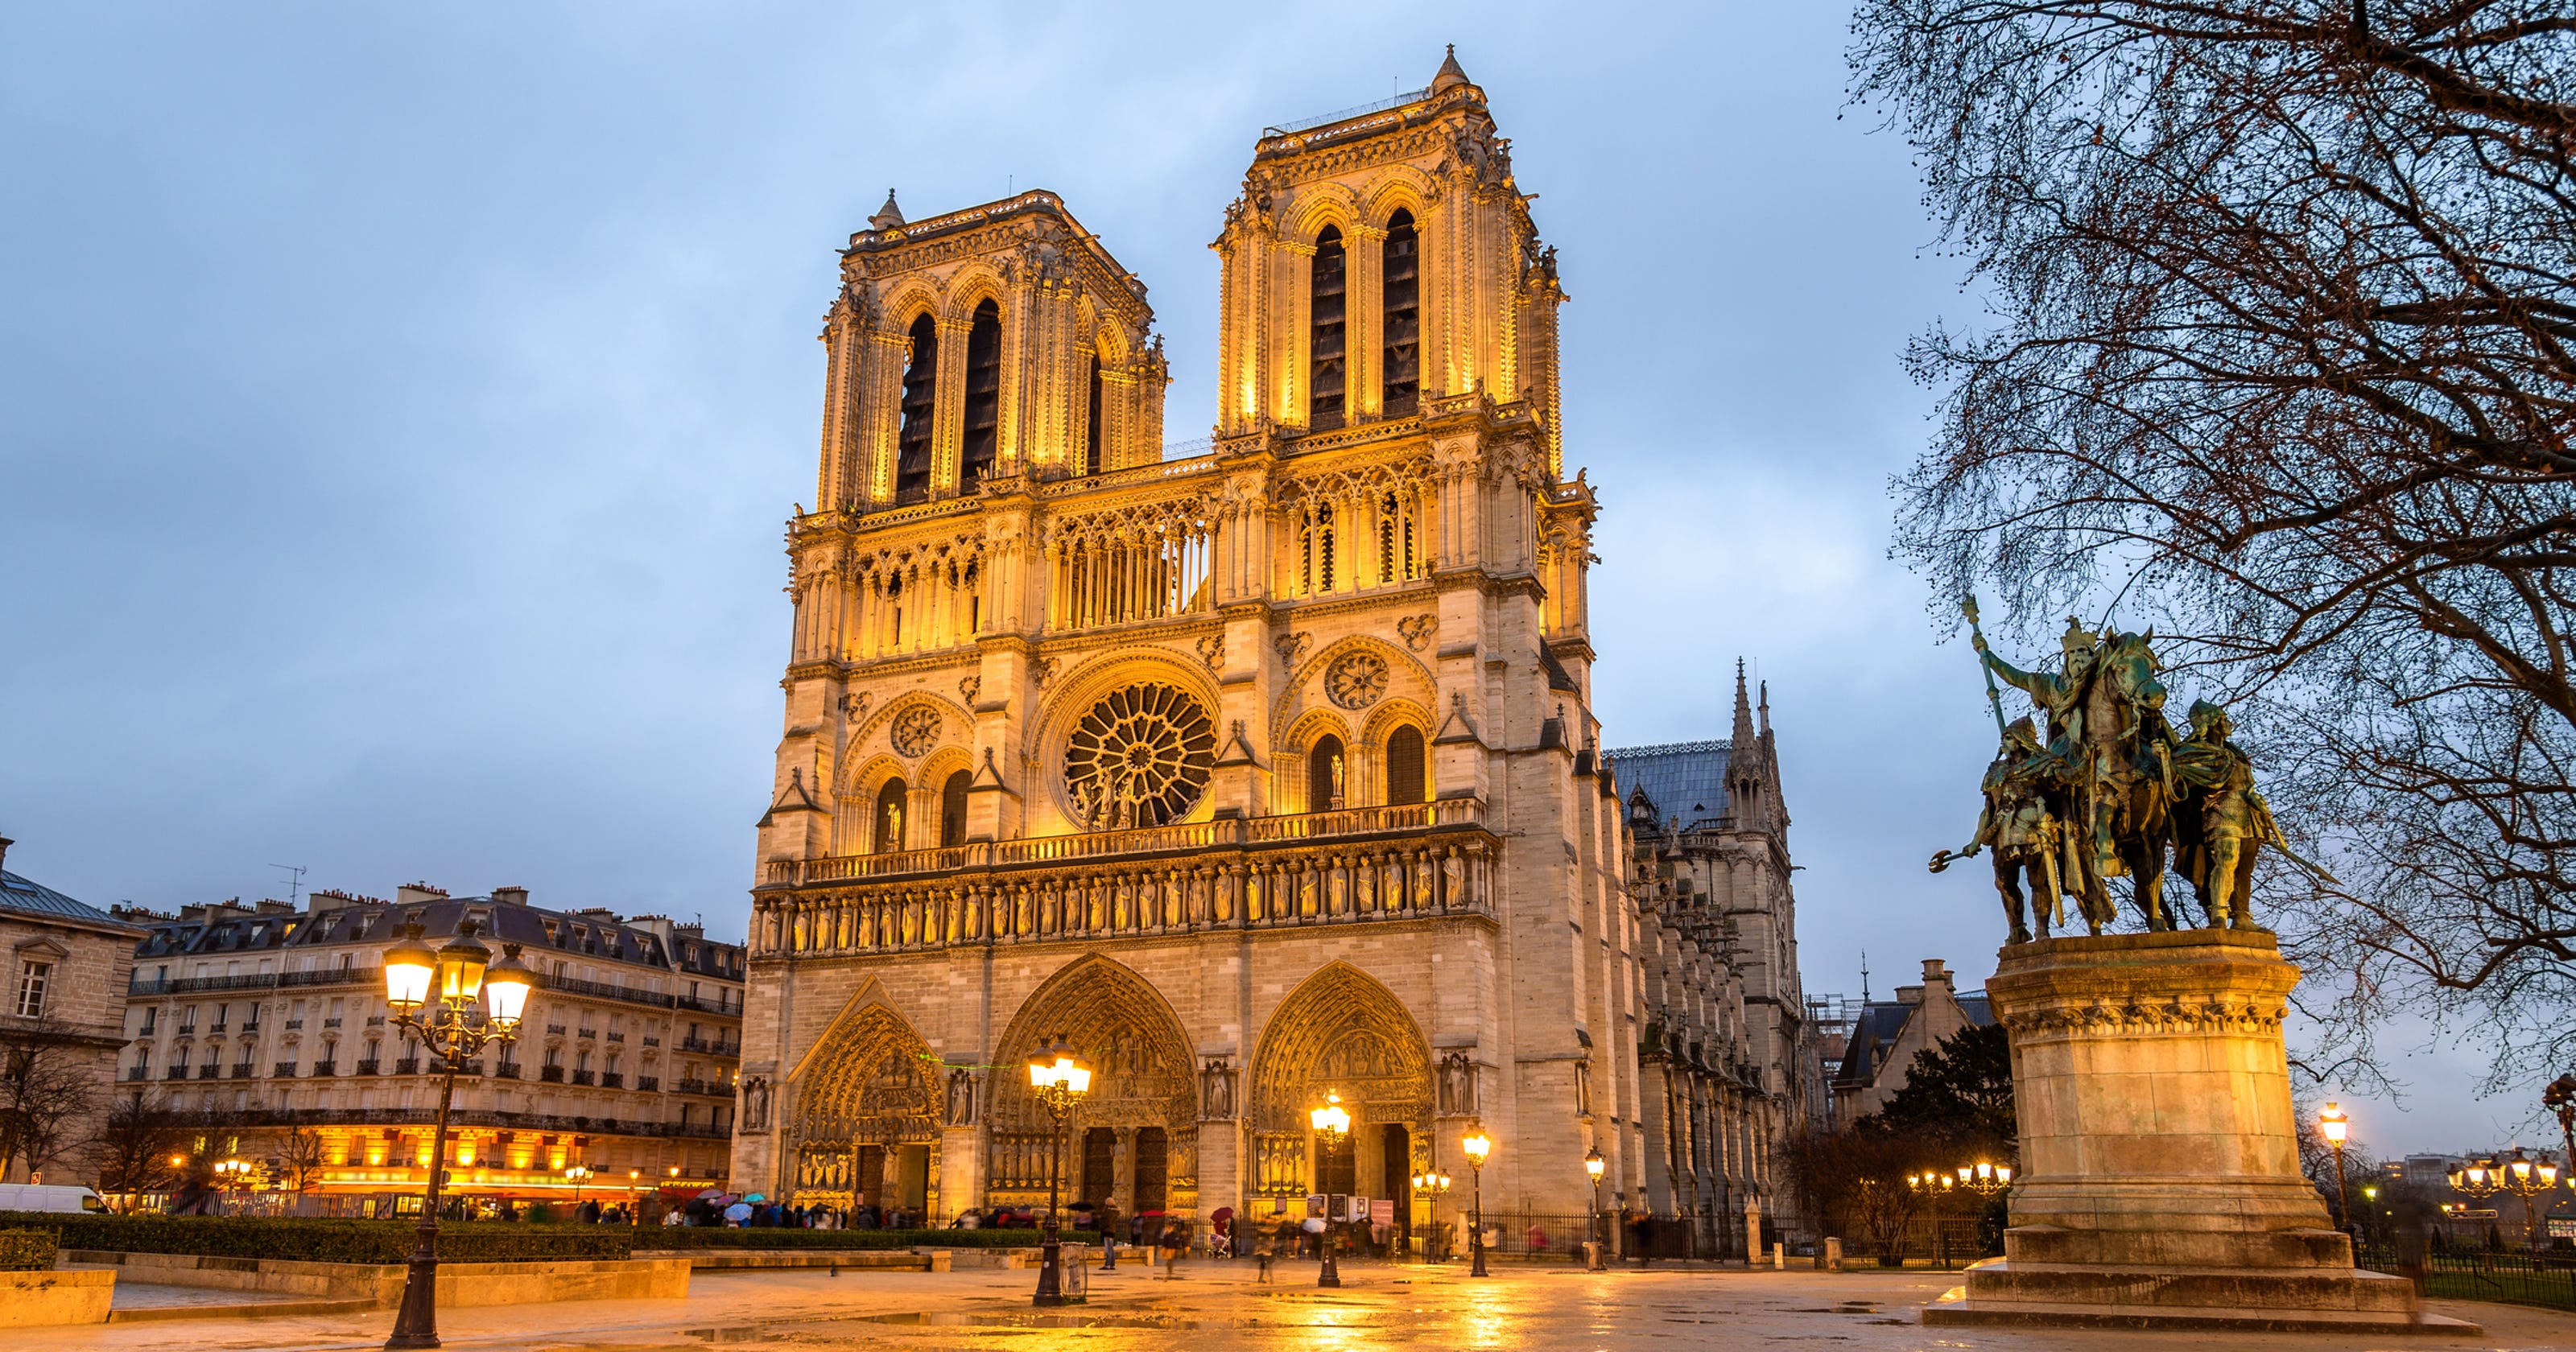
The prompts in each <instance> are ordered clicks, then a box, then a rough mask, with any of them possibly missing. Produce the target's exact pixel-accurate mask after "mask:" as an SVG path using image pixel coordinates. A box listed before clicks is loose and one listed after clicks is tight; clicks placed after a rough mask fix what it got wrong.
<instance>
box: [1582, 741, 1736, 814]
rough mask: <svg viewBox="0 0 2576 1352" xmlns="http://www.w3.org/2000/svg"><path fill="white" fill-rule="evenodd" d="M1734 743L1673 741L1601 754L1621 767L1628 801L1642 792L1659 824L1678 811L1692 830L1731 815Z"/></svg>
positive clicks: (1621, 781) (1622, 781) (1621, 778)
mask: <svg viewBox="0 0 2576 1352" xmlns="http://www.w3.org/2000/svg"><path fill="white" fill-rule="evenodd" d="M1731 747H1732V744H1731V743H1727V742H1668V743H1665V744H1664V745H1662V746H1632V747H1629V748H1627V749H1626V750H1608V751H1604V752H1602V753H1601V754H1602V755H1604V756H1606V757H1608V758H1609V761H1610V764H1611V767H1612V768H1613V769H1615V770H1617V771H1618V773H1619V783H1620V784H1621V785H1622V786H1624V787H1625V789H1626V792H1627V795H1628V801H1629V802H1631V803H1634V802H1635V801H1636V796H1637V795H1638V794H1641V793H1642V794H1644V795H1645V796H1646V801H1647V802H1648V803H1650V804H1651V805H1652V806H1653V808H1654V819H1655V824H1656V825H1657V826H1658V827H1661V826H1662V825H1663V824H1664V823H1666V822H1668V821H1671V820H1672V819H1673V818H1675V817H1679V818H1681V822H1682V829H1683V830H1685V831H1687V830H1690V829H1692V828H1694V827H1697V826H1700V825H1701V824H1703V823H1713V822H1715V821H1716V820H1717V819H1719V818H1721V817H1724V816H1726V815H1728V814H1727V798H1726V764H1727V759H1728V757H1729V755H1730V754H1731Z"/></svg>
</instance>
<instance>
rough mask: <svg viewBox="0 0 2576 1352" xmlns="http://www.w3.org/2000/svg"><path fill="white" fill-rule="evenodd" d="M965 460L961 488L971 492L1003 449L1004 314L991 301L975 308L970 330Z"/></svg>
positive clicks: (960, 474) (960, 473)
mask: <svg viewBox="0 0 2576 1352" xmlns="http://www.w3.org/2000/svg"><path fill="white" fill-rule="evenodd" d="M964 447H965V458H964V460H963V461H962V463H961V464H960V465H959V467H958V471H957V486H958V488H959V489H961V490H969V491H971V490H972V489H973V488H974V487H975V481H976V480H977V479H979V478H981V477H983V476H984V475H986V474H988V473H991V472H992V469H993V461H994V460H995V459H996V458H997V457H998V456H999V455H1000V454H1001V447H1002V310H1001V307H1000V306H997V305H995V304H994V303H993V302H991V301H989V300H988V301H985V302H984V303H983V304H981V305H978V306H976V307H975V322H974V324H973V325H972V326H971V327H969V328H968V329H967V330H966V440H965V442H964Z"/></svg>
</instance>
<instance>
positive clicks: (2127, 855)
mask: <svg viewBox="0 0 2576 1352" xmlns="http://www.w3.org/2000/svg"><path fill="white" fill-rule="evenodd" d="M1962 609H1963V610H1964V612H1965V613H1966V615H1967V618H1968V625H1969V633H1970V635H1971V641H1972V642H1973V644H1974V645H1975V647H1976V651H1977V657H1978V661H1979V662H1980V664H1981V665H1982V666H1983V667H1984V668H1985V671H1986V697H1987V700H1988V701H1989V703H1990V704H1992V706H1993V708H1994V715H1995V723H1996V726H1997V727H1998V728H1999V729H2000V730H2001V731H2002V733H2003V742H2002V746H2001V748H2000V749H1999V750H1998V751H1997V752H1996V756H1995V760H1994V762H1993V764H1991V765H1989V766H1988V767H1987V768H1986V775H1985V781H1984V784H1983V785H1982V788H1983V791H1984V794H1985V800H1986V802H1985V810H1984V811H1983V812H1982V813H1980V814H1979V816H1978V818H1977V830H1976V834H1975V836H1974V837H1973V838H1971V839H1970V840H1969V842H1968V843H1967V844H1966V845H1965V846H1963V847H1961V848H1960V849H1958V850H1956V851H1951V850H1943V851H1941V852H1940V853H1938V854H1936V855H1934V856H1932V871H1933V872H1935V873H1939V872H1941V871H1942V870H1943V869H1946V868H1948V867H1949V865H1950V863H1951V861H1952V860H1954V859H1964V858H1969V857H1972V856H1974V855H1976V854H1977V853H1979V852H1980V851H1981V850H1988V849H1991V850H1993V851H1994V865H1995V890H1996V891H1997V892H1998V893H2000V894H2001V895H2002V897H2003V903H2004V915H2005V917H2006V919H2007V920H2008V921H2009V922H2010V924H2011V938H2010V942H2012V943H2016V944H2018V943H2026V942H2028V941H2029V940H2030V939H2031V937H2032V934H2031V928H2030V925H2029V923H2028V922H2026V921H2025V920H2024V918H2023V917H2024V898H2023V890H2022V883H2023V881H2024V880H2025V879H2026V880H2027V881H2028V883H2029V888H2030V898H2029V901H2030V913H2031V919H2032V920H2035V921H2036V922H2037V927H2038V937H2040V938H2043V939H2044V938H2047V937H2048V935H2049V929H2050V924H2051V920H2052V917H2053V918H2054V920H2055V923H2056V924H2057V925H2059V926H2063V925H2064V924H2065V914H2064V906H2063V901H2062V898H2063V897H2065V896H2066V895H2068V894H2071V895H2072V896H2073V897H2074V899H2075V903H2076V906H2077V909H2078V911H2079V912H2080V913H2081V915H2082V916H2083V919H2084V923H2085V926H2086V928H2087V929H2088V930H2089V931H2090V932H2092V933H2094V934H2100V933H2102V932H2103V930H2104V928H2105V927H2107V926H2109V925H2111V924H2112V923H2114V922H2115V921H2116V920H2117V918H2118V911H2117V908H2116V907H2115V905H2114V904H2113V902H2112V900H2111V890H2110V880H2111V879H2113V878H2122V877H2125V878H2127V879H2129V895H2130V900H2131V901H2132V902H2133V903H2134V904H2135V905H2136V907H2137V909H2138V913H2139V915H2140V916H2141V917H2142V918H2143V919H2144V921H2145V922H2146V927H2147V928H2148V929H2150V930H2170V929H2174V928H2177V922H2176V920H2175V918H2174V916H2173V914H2172V912H2171V911H2170V910H2169V909H2168V908H2167V907H2166V905H2165V903H2164V879H2165V872H2166V852H2167V851H2168V850H2171V851H2173V864H2174V867H2176V868H2178V869H2179V870H2180V871H2181V873H2182V875H2183V876H2184V877H2185V878H2186V879H2188V880H2189V881H2190V882H2191V885H2192V890H2193V892H2194V894H2195V895H2196V896H2197V898H2198V900H2199V902H2200V907H2201V911H2202V914H2203V915H2205V916H2206V917H2207V918H2208V922H2209V924H2210V925H2211V926H2212V927H2226V926H2232V927H2235V928H2238V929H2260V928H2262V927H2261V926H2260V925H2257V924H2256V923H2255V922H2254V918H2253V911H2252V907H2251V905H2250V904H2249V894H2250V887H2249V883H2250V880H2251V879H2252V877H2253V870H2254V860H2255V856H2256V855H2257V853H2258V852H2259V851H2260V850H2261V848H2262V847H2264V846H2266V845H2269V846H2271V847H2272V848H2274V849H2276V850H2280V851H2281V852H2282V854H2283V856H2284V857H2285V858H2288V859H2289V860H2290V861H2291V862H2292V863H2295V864H2297V865H2298V866H2299V867H2301V868H2303V869H2306V870H2308V871H2309V872H2311V873H2313V874H2315V875H2316V876H2318V877H2319V878H2322V879H2324V880H2325V881H2327V882H2329V883H2331V882H2332V881H2333V878H2332V876H2331V875H2329V874H2327V873H2326V872H2325V870H2323V869H2321V868H2319V867H2317V866H2316V865H2314V864H2312V863H2310V862H2308V861H2307V860H2305V859H2301V858H2300V857H2299V856H2298V855H2296V854H2293V853H2291V852H2290V851H2289V849H2288V847H2287V843H2286V842H2285V841H2284V840H2283V839H2282V836H2281V831H2280V827H2279V826H2278V825H2277V824H2276V823H2275V822H2274V821H2273V820H2272V812H2271V809H2270V807H2269V806H2267V805H2266V804H2265V803H2264V801H2263V795H2262V794H2261V793H2259V792H2256V791H2255V788H2254V771H2253V762H2252V760H2251V759H2250V758H2249V757H2247V756H2246V754H2245V753H2244V752H2243V751H2242V750H2240V749H2238V748H2237V746H2236V744H2235V743H2234V742H2232V741H2230V740H2229V738H2230V736H2231V735H2232V734H2233V732H2234V725H2233V724H2232V722H2231V721H2230V720H2229V719H2228V716H2227V711H2226V710H2224V709H2222V708H2220V707H2219V706H2217V705H2215V704H2211V703H2209V702H2208V701H2206V700H2203V701H2200V702H2198V703H2195V704H2194V705H2193V706H2192V710H2191V720H2192V727H2191V734H2190V735H2189V736H2188V737H2185V736H2179V735H2177V734H2176V733H2175V731H2174V729H2173V726H2172V725H2171V724H2170V723H2168V722H2167V721H2166V720H2165V716H2164V705H2165V696H2166V690H2165V686H2164V683H2163V681H2162V680H2160V679H2159V674H2160V672H2161V671H2162V669H2163V668H2162V664H2161V663H2160V662H2158V661H2157V659H2156V654H2155V648H2154V640H2155V631H2154V630H2152V629H2150V630H2148V631H2147V632H2146V633H2144V634H2133V633H2124V632H2121V631H2120V630H2117V629H2114V628H2109V627H2105V628H2104V629H2102V630H2101V631H2100V632H2098V633H2097V632H2095V631H2093V630H2090V629H2087V628H2085V627H2084V625H2083V624H2082V623H2081V622H2079V621H2077V620H2074V619H2069V620H2068V621H2067V622H2066V633H2065V634H2064V636H2063V637H2062V638H2061V639H2060V640H2059V647H2060V649H2061V658H2060V661H2059V663H2058V668H2057V670H2056V671H2054V672H2048V671H2024V670H2022V669H2020V668H2019V667H2016V666H2014V665H2012V664H2011V663H2009V662H2006V661H2004V660H2003V659H2002V658H2000V657H1997V656H1995V655H1994V653H1993V651H1992V650H1991V649H1989V648H1988V647H1987V646H1986V636H1985V633H1984V631H1983V630H1982V629H1981V628H1979V627H1978V625H1977V608H1976V601H1975V599H1974V598H1973V597H1972V598H1970V599H1969V600H1968V601H1967V602H1966V604H1965V605H1964V606H1963V607H1962ZM1997 677H2001V678H2002V680H2003V681H2004V683H2005V684H2008V685H2010V686H2012V687H2014V688H2015V689H2017V690H2020V691H2021V692H2023V693H2024V694H2026V695H2028V696H2029V697H2030V700H2031V703H2032V704H2033V705H2035V706H2036V707H2037V711H2038V713H2039V715H2040V716H2041V717H2043V718H2044V719H2046V720H2047V731H2046V735H2045V737H2044V738H2043V737H2042V736H2041V735H2040V734H2039V732H2038V731H2037V730H2036V729H2034V728H2033V726H2032V724H2031V721H2030V719H2029V718H2027V717H2025V718H2021V719H2017V720H2015V721H2014V722H2013V723H2011V724H2010V725H2006V724H2005V723H2004V717H2003V703H2002V693H2001V692H2000V691H1999V690H1998V689H1997V688H1996V685H1995V680H1996V678H1997Z"/></svg>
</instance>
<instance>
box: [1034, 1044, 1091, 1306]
mask: <svg viewBox="0 0 2576 1352" xmlns="http://www.w3.org/2000/svg"><path fill="white" fill-rule="evenodd" d="M1028 1065H1029V1088H1030V1089H1031V1090H1033V1091H1035V1092H1036V1094H1037V1096H1038V1102H1039V1103H1040V1104H1041V1105H1043V1106H1044V1107H1045V1108H1046V1110H1047V1119H1048V1120H1049V1121H1050V1122H1052V1123H1054V1124H1055V1127H1054V1132H1053V1134H1052V1135H1050V1136H1049V1138H1048V1142H1047V1227H1046V1242H1045V1243H1044V1244H1042V1245H1040V1246H1039V1248H1038V1290H1037V1294H1036V1295H1035V1296H1034V1297H1032V1298H1031V1299H1030V1302H1029V1303H1030V1304H1032V1305H1062V1304H1063V1303H1064V1272H1063V1269H1062V1267H1061V1266H1060V1264H1061V1262H1062V1249H1061V1248H1060V1236H1059V1233H1058V1231H1057V1229H1056V1210H1057V1166H1058V1165H1059V1164H1060V1163H1061V1162H1062V1161H1063V1158H1064V1120H1065V1118H1066V1117H1067V1116H1068V1115H1070V1114H1071V1113H1072V1112H1073V1110H1074V1108H1075V1107H1077V1106H1078V1105H1080V1104H1081V1102H1082V1096H1083V1095H1085V1094H1088V1093H1090V1092H1091V1066H1090V1063H1088V1062H1086V1061H1084V1060H1083V1059H1082V1058H1081V1057H1078V1056H1075V1055H1074V1054H1073V1048H1072V1047H1071V1046H1069V1045H1067V1044H1066V1042H1065V1040H1064V1035H1063V1034H1061V1033H1059V1034H1057V1035H1056V1039H1055V1041H1054V1042H1052V1043H1050V1044H1048V1045H1047V1046H1044V1047H1041V1048H1039V1049H1038V1052H1037V1054H1036V1055H1034V1056H1032V1057H1030V1058H1029V1063H1028Z"/></svg>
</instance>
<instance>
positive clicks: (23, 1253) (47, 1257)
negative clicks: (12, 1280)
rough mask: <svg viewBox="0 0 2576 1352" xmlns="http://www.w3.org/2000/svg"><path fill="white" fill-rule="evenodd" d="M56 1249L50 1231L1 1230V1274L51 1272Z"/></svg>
mask: <svg viewBox="0 0 2576 1352" xmlns="http://www.w3.org/2000/svg"><path fill="white" fill-rule="evenodd" d="M55 1247H56V1246H55V1244H54V1235H53V1232H52V1231H50V1230H0V1272H51V1271H53V1270H54V1250H55Z"/></svg>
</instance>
